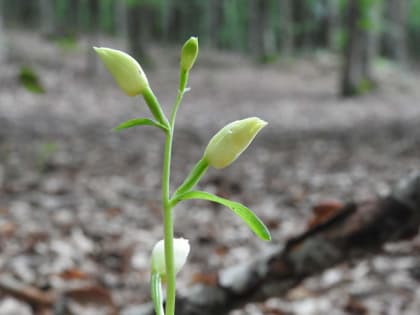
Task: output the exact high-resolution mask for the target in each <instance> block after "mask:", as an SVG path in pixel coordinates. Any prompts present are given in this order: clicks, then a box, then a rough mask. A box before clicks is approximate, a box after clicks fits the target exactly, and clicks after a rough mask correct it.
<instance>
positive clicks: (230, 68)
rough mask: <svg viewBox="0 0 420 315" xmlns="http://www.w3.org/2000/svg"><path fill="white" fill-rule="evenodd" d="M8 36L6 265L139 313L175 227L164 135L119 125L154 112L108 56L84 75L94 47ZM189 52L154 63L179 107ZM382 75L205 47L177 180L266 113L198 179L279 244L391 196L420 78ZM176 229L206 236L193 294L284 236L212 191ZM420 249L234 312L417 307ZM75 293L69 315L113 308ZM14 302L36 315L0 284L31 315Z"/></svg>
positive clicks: (2, 200)
mask: <svg viewBox="0 0 420 315" xmlns="http://www.w3.org/2000/svg"><path fill="white" fill-rule="evenodd" d="M98 41H99V42H98V43H95V45H97V46H101V45H104V46H105V45H112V47H116V48H118V47H120V48H121V47H123V46H122V44H121V43H119V42H116V41H114V40H110V39H98ZM9 42H10V52H11V54H10V58H9V59H8V60H7V62H4V63H3V64H2V66H1V68H2V71H1V72H0V213H1V216H0V249H1V250H0V276H5V275H7V276H12V277H13V279H14V280H15V281H17V282H19V283H23V284H27V285H30V286H33V287H36V288H40V289H42V290H54V291H60V290H64V289H66V288H69V287H72V286H78V285H80V284H85V283H87V284H93V285H95V286H100V287H103V288H105V289H106V291H107V292H110V293H111V295H112V298H113V301H114V302H113V303H114V304H115V305H116V306H117V307H118V309H119V310H120V311H121V314H131V313H130V312H131V311H130V310H133V307H135V306H136V305H141V304H142V303H145V302H148V301H149V299H150V298H149V294H148V277H149V253H150V251H151V249H152V247H153V245H154V244H155V243H156V242H157V241H158V240H159V239H161V238H162V215H161V208H160V202H159V197H160V188H159V187H160V176H161V173H160V170H161V162H162V161H161V157H162V151H163V140H164V139H163V134H162V133H161V132H160V130H158V129H154V128H151V127H136V128H133V129H131V130H127V131H121V132H113V131H111V129H112V128H113V127H114V126H116V125H117V124H119V123H120V122H122V121H124V120H127V119H130V118H135V117H145V116H148V115H149V114H148V112H147V108H146V106H145V105H144V103H143V100H142V99H140V98H129V97H127V96H125V95H124V94H123V93H122V92H120V90H119V89H118V88H117V87H116V86H115V84H114V83H113V81H112V79H111V78H110V77H109V75H108V74H107V73H106V72H105V70H104V69H102V68H101V65H99V64H98V66H97V68H98V71H97V72H98V74H97V75H95V76H93V75H91V74H87V73H86V69H87V66H88V65H87V60H89V59H88V57H87V54H88V53H87V51H88V50H87V43H86V42H84V41H81V43H79V44H78V45H77V46H75V47H73V48H72V49H69V48H66V49H64V48H63V47H59V46H58V45H56V44H54V43H51V42H48V41H46V40H45V39H42V38H40V37H39V36H38V35H36V34H26V33H21V32H19V33H10V34H9ZM178 48H179V47H151V48H150V54H151V56H153V59H154V61H155V64H154V65H153V68H151V69H146V73H147V76H148V78H149V81H150V83H151V86H152V88H153V90H154V91H155V94H156V95H157V96H158V98H159V100H160V101H161V103H162V104H164V109H165V111H166V112H167V113H168V112H169V111H170V106H171V103H172V102H173V100H174V98H175V94H176V90H177V79H178V71H177V64H178V60H177V58H178V57H177V52H178V51H179V50H178ZM22 65H30V66H31V67H33V69H34V70H35V71H36V73H37V74H38V75H39V77H40V79H41V82H42V84H43V86H44V88H45V89H46V93H45V94H33V93H30V92H29V91H27V90H25V88H23V87H22V86H21V85H20V84H19V83H18V81H17V73H18V72H19V68H20V67H21V66H22ZM91 66H92V65H91ZM375 71H376V77H377V80H378V89H377V90H375V91H374V92H373V93H370V94H368V95H364V96H361V97H358V98H352V99H341V98H340V97H339V96H338V94H337V91H338V87H337V86H338V84H337V83H338V81H339V80H338V74H339V62H338V60H337V58H336V57H335V56H332V55H327V54H325V53H320V54H313V55H311V56H303V57H300V58H299V59H288V60H280V61H278V62H276V63H274V64H269V65H264V66H257V65H255V64H253V63H252V62H251V61H249V60H247V59H246V58H244V57H242V56H239V55H237V54H230V53H221V52H215V51H209V50H205V49H202V53H201V55H200V57H199V59H198V61H197V64H196V66H195V67H194V69H193V71H192V73H191V76H190V84H189V85H190V87H191V91H190V92H188V93H187V95H186V96H185V100H184V102H183V104H182V107H181V109H180V112H179V114H178V120H177V126H176V130H175V133H176V135H175V143H174V151H173V168H172V183H173V187H172V188H175V186H176V185H177V184H179V183H180V182H181V181H182V180H183V178H184V177H185V176H186V174H187V173H188V171H189V169H190V168H191V167H192V165H194V163H195V162H196V161H197V160H198V159H199V158H200V157H201V154H202V152H203V150H204V148H205V146H206V143H207V142H208V140H209V139H210V138H211V136H212V135H213V134H214V133H215V132H216V131H217V130H218V129H219V128H221V127H223V126H224V125H225V124H226V123H228V122H230V121H232V120H236V119H240V118H245V117H248V116H259V117H261V118H263V119H265V120H267V121H268V122H269V125H268V126H267V127H266V128H265V129H264V130H263V131H262V132H261V133H260V134H259V135H258V136H257V138H256V140H255V141H254V143H253V144H252V145H251V146H250V148H249V149H248V150H247V151H246V152H245V153H244V154H243V155H242V156H241V157H240V158H239V159H238V160H237V162H235V163H234V164H233V165H231V166H230V167H228V168H226V169H224V170H222V171H217V170H213V169H211V170H210V171H209V172H208V174H206V176H205V177H204V179H203V180H202V182H201V183H200V185H199V186H200V189H203V190H207V191H210V192H213V193H216V194H219V195H222V196H225V197H228V198H231V199H234V200H237V201H240V202H242V203H244V204H246V205H248V206H249V207H250V208H252V209H253V210H254V211H255V212H256V213H257V214H258V215H259V216H260V217H261V219H262V220H263V221H265V222H266V223H267V225H268V226H269V227H270V231H271V233H272V237H273V241H272V243H274V244H281V243H284V242H285V240H286V239H287V238H289V237H291V236H293V235H296V234H297V233H299V232H300V231H303V230H304V229H305V226H306V223H307V221H308V219H309V217H310V216H311V208H312V207H313V206H314V205H316V204H318V203H319V202H322V201H325V200H331V199H333V200H340V201H348V200H351V199H356V200H362V199H367V198H371V197H372V196H375V195H376V194H385V193H386V192H387V191H389V189H390V187H391V186H392V185H393V184H395V183H396V181H398V179H400V178H402V177H404V176H406V175H407V174H408V173H409V172H410V171H412V170H414V169H418V168H419V160H418V159H419V156H420V106H419V100H420V89H419V88H418V87H419V86H420V84H419V83H420V74H419V73H415V72H413V73H412V72H409V71H401V70H400V69H398V68H397V67H396V66H394V65H392V64H386V63H383V62H382V63H378V64H377V65H376V68H375ZM175 234H176V235H177V236H182V237H185V238H188V239H189V240H190V242H191V247H192V251H191V255H190V257H189V260H188V266H187V267H186V268H185V269H184V270H183V271H182V272H181V273H180V275H179V283H178V287H179V292H180V294H182V293H183V292H186V290H187V289H188V287H189V286H191V285H192V284H193V283H194V282H195V281H198V280H197V279H202V278H203V277H205V276H206V275H208V274H210V273H212V272H215V271H217V270H219V269H221V268H223V267H227V266H231V265H233V264H237V263H241V262H243V261H246V260H249V259H252V258H253V257H254V256H255V253H256V252H260V251H261V252H262V251H264V250H266V249H268V248H269V247H270V246H272V244H270V243H267V242H263V241H260V240H258V239H257V238H256V237H255V236H254V235H252V233H251V232H250V231H249V230H248V229H247V227H246V226H244V225H243V224H241V222H240V220H239V219H238V218H236V217H235V216H234V215H232V213H230V212H229V211H228V210H225V209H223V208H221V207H219V206H216V205H213V204H209V203H207V202H185V203H182V204H180V205H179V206H178V207H177V208H176V210H175ZM419 246H420V238H416V239H414V240H412V241H410V242H406V243H403V244H401V243H399V244H391V245H389V246H387V248H385V249H384V252H383V253H382V254H381V255H379V256H375V257H372V258H371V259H369V260H365V261H359V262H348V263H347V264H344V265H341V266H338V267H337V268H335V269H332V270H330V271H327V272H325V273H324V274H322V275H320V276H319V277H314V278H312V279H309V280H307V281H306V282H304V283H303V284H302V285H301V286H299V287H297V288H296V289H294V290H293V291H291V292H290V293H289V294H288V295H287V296H286V297H283V298H273V299H270V300H269V301H267V302H265V303H264V304H258V305H256V304H250V305H248V306H246V307H245V309H243V310H237V311H234V312H233V313H234V314H262V313H264V314H296V315H318V314H326V313H328V314H387V315H388V314H389V315H393V314H404V315H415V314H418V309H419V308H420V296H419V290H418V286H419V281H420V276H419V274H420V273H419V270H420V251H419V248H420V247H419ZM92 295H95V294H94V293H92ZM69 303H70V306H69V308H70V312H72V313H71V314H79V315H85V314H106V310H102V311H99V309H98V305H93V306H92V305H91V304H86V303H81V302H80V301H79V300H77V299H74V301H70V302H69ZM11 305H13V307H15V308H16V309H19V310H20V311H19V314H35V313H34V311H33V310H31V309H30V308H28V305H27V304H26V302H25V301H22V300H19V299H12V298H11V297H10V296H9V295H7V294H2V295H0V314H17V313H16V311H15V313H13V312H12V313H6V311H4V310H6V309H7V307H9V308H11V307H12V306H11ZM19 307H20V308H19ZM12 309H13V308H12ZM16 309H15V310H16ZM2 310H3V311H2Z"/></svg>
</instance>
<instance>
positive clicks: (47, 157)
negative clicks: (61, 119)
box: [36, 141, 58, 172]
mask: <svg viewBox="0 0 420 315" xmlns="http://www.w3.org/2000/svg"><path fill="white" fill-rule="evenodd" d="M57 151H58V145H57V143H56V142H54V141H46V142H43V143H41V144H39V146H38V148H37V157H36V165H37V167H38V169H39V171H40V172H45V171H46V170H47V167H48V164H49V163H50V161H51V158H52V156H53V155H54V154H55V153H56V152H57Z"/></svg>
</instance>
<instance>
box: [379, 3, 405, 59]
mask: <svg viewBox="0 0 420 315" xmlns="http://www.w3.org/2000/svg"><path fill="white" fill-rule="evenodd" d="M386 19H387V28H386V30H387V31H386V36H385V37H384V44H385V53H386V55H387V56H389V57H390V58H391V59H393V60H396V61H398V62H400V63H401V64H403V65H404V64H406V63H407V47H406V45H407V42H406V26H407V1H405V0H387V1H386Z"/></svg>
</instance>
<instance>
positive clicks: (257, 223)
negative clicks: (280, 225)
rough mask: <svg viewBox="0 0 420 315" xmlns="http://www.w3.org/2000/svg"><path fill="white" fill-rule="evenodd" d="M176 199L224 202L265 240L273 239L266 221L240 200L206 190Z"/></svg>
mask: <svg viewBox="0 0 420 315" xmlns="http://www.w3.org/2000/svg"><path fill="white" fill-rule="evenodd" d="M176 199H178V200H188V199H203V200H208V201H213V202H217V203H219V204H222V205H224V206H226V207H228V208H229V209H231V210H232V211H233V212H234V213H235V214H236V215H237V216H239V217H240V218H241V219H242V220H243V221H244V222H245V223H246V224H247V225H248V227H249V228H250V229H251V230H252V231H253V232H254V233H255V234H256V235H257V236H258V237H259V238H261V239H262V240H264V241H269V240H271V236H270V232H269V231H268V229H267V227H266V226H265V225H264V223H263V222H262V221H261V220H260V219H259V218H258V217H257V216H256V215H255V214H254V212H252V211H251V210H250V209H249V208H247V207H245V206H244V205H243V204H240V203H239V202H236V201H232V200H228V199H225V198H222V197H219V196H216V195H213V194H210V193H208V192H205V191H190V192H187V193H185V194H182V195H180V196H178V197H176Z"/></svg>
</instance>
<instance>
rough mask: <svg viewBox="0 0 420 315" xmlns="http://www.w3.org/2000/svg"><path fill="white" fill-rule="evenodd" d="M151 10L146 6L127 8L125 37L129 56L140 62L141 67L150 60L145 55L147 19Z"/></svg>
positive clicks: (138, 5)
mask: <svg viewBox="0 0 420 315" xmlns="http://www.w3.org/2000/svg"><path fill="white" fill-rule="evenodd" d="M150 14H151V10H150V8H149V7H148V6H147V5H140V4H136V5H130V6H127V35H128V38H127V39H128V47H129V51H130V54H131V56H133V58H135V59H137V60H139V61H141V64H142V65H143V66H145V65H147V64H150V62H151V60H149V57H148V55H147V50H146V47H147V41H148V35H149V33H148V31H149V27H148V22H149V19H148V17H149V16H150Z"/></svg>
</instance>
